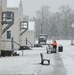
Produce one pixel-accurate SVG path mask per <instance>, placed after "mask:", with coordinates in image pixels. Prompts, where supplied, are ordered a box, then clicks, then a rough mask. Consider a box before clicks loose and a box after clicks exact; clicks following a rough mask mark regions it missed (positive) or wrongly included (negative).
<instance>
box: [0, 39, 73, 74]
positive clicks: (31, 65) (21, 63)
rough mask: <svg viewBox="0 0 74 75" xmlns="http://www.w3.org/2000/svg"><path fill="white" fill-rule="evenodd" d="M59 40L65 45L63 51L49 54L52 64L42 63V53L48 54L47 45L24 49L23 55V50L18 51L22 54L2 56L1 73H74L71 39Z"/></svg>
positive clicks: (59, 42)
mask: <svg viewBox="0 0 74 75" xmlns="http://www.w3.org/2000/svg"><path fill="white" fill-rule="evenodd" d="M49 42H50V43H51V41H48V43H49ZM57 42H58V45H59V44H61V45H63V52H57V53H56V54H55V53H53V54H48V56H49V58H50V65H41V64H40V62H41V59H40V53H43V54H46V46H44V47H42V48H41V47H40V48H33V49H32V50H24V51H23V56H22V51H17V52H18V53H19V54H20V56H11V57H1V58H0V75H1V74H9V75H11V74H24V75H74V46H73V45H70V44H71V41H70V40H57ZM45 63H46V62H45Z"/></svg>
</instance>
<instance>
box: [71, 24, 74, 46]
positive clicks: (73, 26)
mask: <svg viewBox="0 0 74 75" xmlns="http://www.w3.org/2000/svg"><path fill="white" fill-rule="evenodd" d="M71 27H72V34H71V35H72V40H71V45H74V44H73V28H74V23H73V24H72V25H71Z"/></svg>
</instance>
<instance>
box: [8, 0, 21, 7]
mask: <svg viewBox="0 0 74 75" xmlns="http://www.w3.org/2000/svg"><path fill="white" fill-rule="evenodd" d="M19 3H20V0H7V7H11V8H14V7H19Z"/></svg>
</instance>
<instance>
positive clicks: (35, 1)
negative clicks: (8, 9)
mask: <svg viewBox="0 0 74 75" xmlns="http://www.w3.org/2000/svg"><path fill="white" fill-rule="evenodd" d="M10 2H11V3H10ZM18 2H19V0H9V3H8V5H9V6H13V5H14V6H16V5H17V4H18ZM22 4H23V11H24V15H28V16H30V17H33V16H35V14H36V11H37V10H39V9H40V8H41V6H43V5H49V7H50V8H51V9H50V10H51V11H53V12H56V11H57V10H58V8H59V7H60V6H62V5H69V6H70V7H72V9H74V0H22Z"/></svg>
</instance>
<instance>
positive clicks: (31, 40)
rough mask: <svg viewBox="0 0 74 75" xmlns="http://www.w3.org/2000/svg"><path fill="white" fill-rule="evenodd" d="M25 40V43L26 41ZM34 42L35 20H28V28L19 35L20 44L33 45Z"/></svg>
mask: <svg viewBox="0 0 74 75" xmlns="http://www.w3.org/2000/svg"><path fill="white" fill-rule="evenodd" d="M26 40H28V41H27V43H26ZM34 43H35V22H34V21H29V22H28V30H27V31H26V32H25V33H24V34H23V35H22V36H21V45H22V46H25V45H28V46H34Z"/></svg>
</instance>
